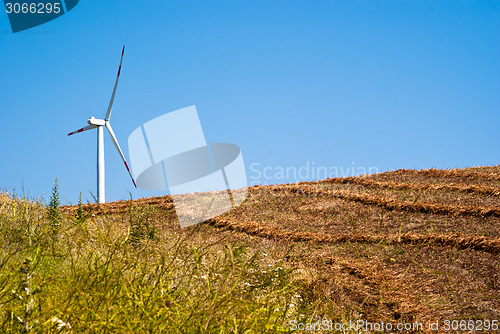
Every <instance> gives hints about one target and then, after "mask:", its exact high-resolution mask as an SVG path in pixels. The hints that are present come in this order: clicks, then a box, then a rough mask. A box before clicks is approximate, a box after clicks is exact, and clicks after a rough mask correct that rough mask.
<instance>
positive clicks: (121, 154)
mask: <svg viewBox="0 0 500 334" xmlns="http://www.w3.org/2000/svg"><path fill="white" fill-rule="evenodd" d="M106 129H108V132H109V134H110V136H111V140H112V141H113V144H115V147H116V149H117V150H118V153H119V154H120V157H122V160H123V163H124V164H125V167H126V168H127V171H128V174H129V175H130V178H131V179H132V182H133V183H134V187H136V188H137V185H136V184H135V181H134V177H133V176H132V172H130V168H128V164H127V160H125V156H124V155H123V152H122V149H121V148H120V144H118V140H116V136H115V133H114V132H113V128H112V127H111V124H109V122H106Z"/></svg>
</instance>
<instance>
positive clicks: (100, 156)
mask: <svg viewBox="0 0 500 334" xmlns="http://www.w3.org/2000/svg"><path fill="white" fill-rule="evenodd" d="M124 52H125V46H123V49H122V57H121V59H120V67H119V68H118V74H117V76H116V81H115V87H114V88H113V94H112V95H111V100H110V101H109V106H108V111H107V112H106V117H105V118H104V119H96V118H94V116H92V117H90V118H89V120H88V121H87V123H89V125H88V126H86V127H84V128H81V129H79V130H76V131H73V132H70V133H68V136H71V135H73V134H75V133H80V132H83V131H87V130H91V129H95V128H97V201H98V202H99V203H105V199H104V132H103V127H104V126H105V127H106V129H108V132H109V135H110V136H111V140H112V141H113V144H115V147H116V149H117V150H118V153H119V154H120V156H121V158H122V160H123V163H124V164H125V167H127V171H128V173H129V175H130V178H131V179H132V182H133V183H134V186H135V187H136V188H137V185H136V184H135V181H134V178H133V177H132V173H131V172H130V169H129V168H128V164H127V160H125V156H124V155H123V152H122V150H121V148H120V144H118V141H117V140H116V136H115V133H114V132H113V128H112V127H111V124H110V123H109V119H110V117H111V108H112V107H113V101H114V100H115V93H116V86H118V79H120V71H121V69H122V61H123V53H124Z"/></svg>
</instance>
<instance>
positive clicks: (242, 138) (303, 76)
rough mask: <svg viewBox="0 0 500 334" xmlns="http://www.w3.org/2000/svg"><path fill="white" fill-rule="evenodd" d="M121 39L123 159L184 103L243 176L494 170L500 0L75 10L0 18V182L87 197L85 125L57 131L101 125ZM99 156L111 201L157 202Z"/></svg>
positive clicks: (116, 113) (107, 5) (115, 159)
mask: <svg viewBox="0 0 500 334" xmlns="http://www.w3.org/2000/svg"><path fill="white" fill-rule="evenodd" d="M123 44H125V45H126V51H125V57H124V61H123V68H122V76H121V79H120V83H119V87H118V91H117V94H116V99H115V104H114V108H113V115H112V118H111V121H112V124H113V128H114V130H115V133H116V135H117V137H118V140H119V142H120V144H121V145H122V148H123V149H124V151H125V155H126V156H127V157H128V148H127V140H128V136H129V134H130V133H131V132H132V131H133V130H134V129H135V128H137V127H138V126H140V125H141V124H143V123H144V122H146V121H149V120H151V119H153V118H155V117H157V116H160V115H162V114H164V113H166V112H168V111H173V110H175V109H179V108H182V107H186V106H189V105H193V104H194V105H196V107H197V109H198V113H199V116H200V120H201V122H202V125H203V128H204V131H205V136H206V139H207V141H208V142H228V143H234V144H237V145H239V146H240V147H241V149H242V152H243V158H244V160H245V164H246V166H247V175H248V178H249V181H250V182H260V183H274V182H286V181H295V180H294V179H293V178H292V179H287V180H282V179H279V177H278V178H273V179H267V178H264V177H263V176H262V177H261V178H260V179H256V178H257V174H258V173H257V172H256V170H258V171H260V172H262V171H263V169H264V168H266V167H269V168H271V169H268V170H267V171H268V175H269V174H274V172H276V171H279V168H280V167H281V168H287V167H288V168H297V169H298V168H300V167H304V166H307V164H309V170H311V169H312V163H314V166H315V167H314V168H316V167H326V168H329V169H330V168H337V169H338V170H344V171H348V170H347V168H350V167H352V166H353V164H354V166H355V168H358V167H365V168H368V167H376V168H377V169H378V170H380V171H386V170H392V169H398V168H418V169H420V168H431V167H436V168H454V167H467V166H477V165H496V164H499V163H500V131H499V126H500V2H498V1H375V0H371V1H315V0H301V1H295V0H287V1H285V0H265V1H261V0H232V1H218V0H214V1H190V0H182V1H160V0H148V1H140V0H135V1H131V0H128V1H125V0H83V1H80V3H79V4H78V6H76V7H75V8H74V9H73V10H72V11H70V12H69V13H68V14H66V15H64V16H62V17H60V18H59V19H56V20H53V21H51V22H49V23H47V24H44V25H42V26H39V27H35V28H33V29H30V30H26V31H24V32H19V33H16V34H13V33H12V32H11V30H10V26H9V22H8V18H7V14H6V13H5V12H3V10H2V12H0V73H1V75H0V113H1V116H2V117H1V131H0V143H1V145H0V156H1V158H0V159H1V164H0V187H1V188H6V189H8V190H10V191H13V190H14V189H15V191H16V192H17V193H18V194H19V193H21V188H22V186H23V185H24V188H25V191H26V192H29V194H30V195H32V196H34V197H40V196H45V198H47V197H48V196H49V194H50V189H51V187H52V184H53V182H54V179H55V178H56V177H57V178H59V183H60V189H61V194H62V196H63V197H64V198H65V199H67V200H68V201H71V202H73V203H75V202H76V201H77V199H78V194H79V192H80V191H81V192H83V197H84V200H85V199H89V200H91V199H92V197H91V196H90V193H89V191H92V192H93V193H94V194H95V192H96V131H95V130H93V131H88V132H85V133H83V134H79V135H75V136H71V137H68V136H67V133H68V132H70V131H72V130H75V129H78V128H80V127H82V126H85V125H86V121H87V119H88V118H89V117H90V116H92V115H93V116H95V117H98V118H102V117H104V114H105V112H106V108H107V105H108V101H109V98H110V95H111V91H112V88H113V84H114V80H115V75H116V71H117V67H118V62H119V58H120V51H121V47H122V45H123ZM105 146H106V149H105V158H106V199H107V200H108V201H111V200H119V199H127V198H128V196H129V195H128V191H131V193H132V195H133V196H134V197H135V198H137V197H144V196H151V195H153V194H152V193H149V192H146V191H138V190H135V189H134V188H133V185H132V183H131V181H130V180H129V177H128V174H127V172H126V170H125V168H123V165H122V163H121V160H120V158H119V156H118V154H117V153H116V152H115V149H114V147H113V145H112V143H111V141H110V140H109V136H108V135H107V133H105ZM252 164H253V167H252V168H251V166H252ZM348 172H349V171H348ZM309 176H310V177H309V178H313V177H312V175H309ZM64 203H67V202H65V201H64Z"/></svg>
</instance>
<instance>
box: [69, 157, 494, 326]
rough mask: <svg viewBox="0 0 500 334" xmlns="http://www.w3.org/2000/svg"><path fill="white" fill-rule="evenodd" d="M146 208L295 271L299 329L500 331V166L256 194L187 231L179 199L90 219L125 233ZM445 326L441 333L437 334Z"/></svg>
mask: <svg viewBox="0 0 500 334" xmlns="http://www.w3.org/2000/svg"><path fill="white" fill-rule="evenodd" d="M145 204H147V205H151V206H154V207H156V208H158V209H159V211H158V215H157V219H156V224H157V226H159V227H160V228H162V229H165V230H169V231H170V233H177V234H190V235H191V236H192V237H193V238H201V239H203V240H205V241H206V242H212V241H214V240H217V239H219V238H224V239H225V240H231V241H232V242H237V243H242V244H244V245H246V247H249V248H251V249H254V250H257V251H259V252H261V253H263V254H265V255H267V256H268V257H273V258H274V259H276V260H280V261H282V260H283V261H284V264H285V265H286V266H287V267H289V268H291V269H292V270H293V271H292V273H293V282H294V285H295V286H296V288H297V290H296V291H297V292H298V294H297V299H296V300H295V302H294V304H295V305H293V306H294V307H295V308H296V309H298V310H300V312H299V313H300V314H296V315H295V316H296V318H295V319H296V320H297V321H298V322H300V321H303V322H304V323H306V322H307V321H309V322H313V323H314V322H318V321H320V320H321V321H322V320H325V319H326V320H328V321H329V320H332V321H333V323H343V322H344V323H345V322H348V321H349V320H351V321H357V320H359V319H362V320H365V321H368V322H371V323H381V322H382V321H383V322H384V323H391V324H393V325H396V324H398V323H412V324H413V323H422V324H423V327H422V328H418V327H417V328H412V329H410V330H408V331H407V332H446V331H447V330H445V324H446V320H448V321H452V320H458V322H454V323H447V324H448V326H451V325H452V324H454V325H456V326H459V324H460V321H462V323H461V324H462V325H463V324H464V323H465V322H464V320H466V321H467V323H468V324H469V326H470V327H468V328H466V327H463V328H461V331H462V332H474V331H475V330H477V331H479V330H481V328H480V327H473V326H472V325H471V324H474V326H476V324H482V322H483V321H485V323H486V321H487V320H489V321H494V320H496V321H498V320H499V319H500V237H499V236H500V167H498V166H496V167H478V168H467V169H455V170H437V169H429V170H420V171H417V170H397V171H393V172H387V173H380V174H376V175H371V176H364V177H349V178H334V179H328V180H323V181H317V182H302V183H297V184H283V185H272V186H255V187H252V188H250V189H249V196H248V198H247V200H246V201H245V202H244V203H243V204H242V205H240V206H239V207H238V208H236V209H235V210H233V211H231V212H229V213H227V214H225V215H223V216H220V217H217V218H214V219H211V220H209V221H207V222H204V223H202V224H200V225H198V226H194V227H189V228H187V229H184V230H181V229H180V228H179V227H178V223H177V221H176V218H175V214H174V209H173V204H172V202H171V199H170V198H169V197H162V198H149V199H139V200H134V201H132V202H115V203H109V204H106V205H102V206H101V207H97V206H93V207H88V206H87V207H86V208H87V209H88V210H93V212H94V214H96V215H97V217H98V216H99V215H102V214H104V213H105V214H106V215H108V216H109V217H113V221H115V222H118V223H119V222H120V221H123V222H126V221H127V218H126V217H127V214H128V213H127V212H128V210H129V208H130V207H131V206H132V207H134V206H142V205H145ZM65 210H66V212H72V211H74V210H75V207H67V208H66V209H65ZM290 319H293V317H292V318H290ZM290 319H289V320H290ZM471 320H472V322H471ZM436 321H438V322H439V329H438V330H431V329H429V328H428V323H429V322H431V323H435V322H436ZM456 326H455V329H457V327H456ZM285 327H286V326H285ZM292 327H293V326H292ZM292 329H294V328H292ZM407 329H408V328H407ZM434 329H436V328H434ZM350 330H352V328H350ZM450 330H451V327H450ZM458 330H460V328H458ZM361 331H363V332H366V331H367V332H371V331H374V332H375V329H373V330H370V329H369V328H368V329H364V330H363V329H362V330H361ZM485 331H486V332H489V331H492V332H495V327H490V328H489V330H488V328H485V327H484V326H483V327H482V330H481V332H485Z"/></svg>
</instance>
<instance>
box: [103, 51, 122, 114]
mask: <svg viewBox="0 0 500 334" xmlns="http://www.w3.org/2000/svg"><path fill="white" fill-rule="evenodd" d="M124 52H125V45H124V46H123V49H122V58H121V59H120V67H118V74H117V75H116V81H115V87H114V88H113V94H111V100H110V101H109V106H108V111H107V112H106V117H105V118H104V120H106V121H109V118H110V117H111V108H113V101H114V100H115V93H116V87H117V86H118V79H120V72H121V70H122V61H123V53H124Z"/></svg>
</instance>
